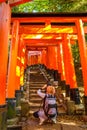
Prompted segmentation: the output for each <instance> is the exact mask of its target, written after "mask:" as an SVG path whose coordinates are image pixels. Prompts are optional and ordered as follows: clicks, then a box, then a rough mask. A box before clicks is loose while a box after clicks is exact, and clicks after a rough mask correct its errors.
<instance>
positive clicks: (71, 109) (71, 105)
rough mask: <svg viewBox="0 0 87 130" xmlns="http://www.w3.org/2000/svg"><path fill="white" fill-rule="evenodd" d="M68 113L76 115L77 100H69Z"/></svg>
mask: <svg viewBox="0 0 87 130" xmlns="http://www.w3.org/2000/svg"><path fill="white" fill-rule="evenodd" d="M67 114H68V115H74V114H75V102H74V101H67Z"/></svg>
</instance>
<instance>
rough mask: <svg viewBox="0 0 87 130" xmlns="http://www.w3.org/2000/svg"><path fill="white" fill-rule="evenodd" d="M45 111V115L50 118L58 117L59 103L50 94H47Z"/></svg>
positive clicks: (44, 105)
mask: <svg viewBox="0 0 87 130" xmlns="http://www.w3.org/2000/svg"><path fill="white" fill-rule="evenodd" d="M43 110H44V113H45V115H46V116H47V117H48V118H53V117H55V116H57V113H58V112H57V103H56V97H55V96H53V95H50V94H47V95H46V96H45V98H44V103H43Z"/></svg>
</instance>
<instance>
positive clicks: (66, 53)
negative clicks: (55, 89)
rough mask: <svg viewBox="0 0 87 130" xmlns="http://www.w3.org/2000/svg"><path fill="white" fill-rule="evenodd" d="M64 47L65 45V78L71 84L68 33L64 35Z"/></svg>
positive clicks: (67, 83)
mask: <svg viewBox="0 0 87 130" xmlns="http://www.w3.org/2000/svg"><path fill="white" fill-rule="evenodd" d="M62 39H63V40H62V45H63V46H62V47H63V57H64V68H65V80H66V85H69V84H70V81H69V64H68V60H67V59H68V52H67V46H66V44H68V43H67V42H68V41H67V34H63V35H62Z"/></svg>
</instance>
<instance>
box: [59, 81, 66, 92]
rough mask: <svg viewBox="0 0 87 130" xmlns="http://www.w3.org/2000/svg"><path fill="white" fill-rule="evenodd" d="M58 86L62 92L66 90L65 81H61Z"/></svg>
mask: <svg viewBox="0 0 87 130" xmlns="http://www.w3.org/2000/svg"><path fill="white" fill-rule="evenodd" d="M60 86H61V88H62V89H63V90H65V89H66V82H65V80H63V81H61V82H60Z"/></svg>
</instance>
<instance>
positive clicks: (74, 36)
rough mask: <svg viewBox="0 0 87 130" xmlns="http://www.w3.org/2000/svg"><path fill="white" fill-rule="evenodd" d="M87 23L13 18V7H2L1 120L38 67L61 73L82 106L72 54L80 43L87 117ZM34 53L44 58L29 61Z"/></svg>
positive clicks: (69, 18)
mask: <svg viewBox="0 0 87 130" xmlns="http://www.w3.org/2000/svg"><path fill="white" fill-rule="evenodd" d="M86 22H87V14H57V13H45V14H43V13H38V14H37V13H34V14H12V15H11V6H10V4H9V3H5V2H4V1H3V2H2V3H1V4H0V42H1V44H0V45H1V47H0V49H1V54H0V57H1V60H0V64H1V67H0V109H1V111H0V112H1V113H0V116H2V112H6V99H7V102H12V103H15V100H16V99H15V95H16V92H19V91H20V87H21V86H23V85H24V83H23V76H24V69H26V67H27V65H32V64H37V63H40V64H45V66H46V67H47V68H49V69H54V70H55V71H57V72H58V73H59V74H60V75H61V80H62V81H65V83H66V87H67V86H68V87H69V88H70V92H71V95H70V98H71V100H74V101H75V103H76V104H79V103H80V101H78V100H77V98H78V97H77V91H78V86H77V82H76V75H75V70H74V63H73V56H72V52H71V44H75V42H76V40H78V45H79V52H80V59H81V66H82V74H83V82H84V98H85V104H86V105H85V114H87V107H86V106H87V49H86V41H85V34H86V33H87V27H86V26H83V24H84V25H85V23H86ZM9 44H10V51H9V50H8V46H9ZM31 50H32V51H41V55H39V56H35V55H32V56H31V57H28V53H29V51H31ZM8 52H9V58H8ZM28 60H29V61H28ZM3 110H4V111H3ZM2 120H3V117H2Z"/></svg>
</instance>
